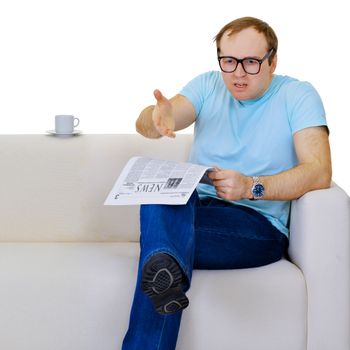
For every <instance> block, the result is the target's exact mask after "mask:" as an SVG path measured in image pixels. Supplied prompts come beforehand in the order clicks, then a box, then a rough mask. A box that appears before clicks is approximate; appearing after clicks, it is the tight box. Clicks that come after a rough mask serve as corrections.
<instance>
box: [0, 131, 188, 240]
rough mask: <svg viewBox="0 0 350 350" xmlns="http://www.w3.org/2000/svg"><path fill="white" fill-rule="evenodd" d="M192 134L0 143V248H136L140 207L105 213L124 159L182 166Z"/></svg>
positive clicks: (4, 139)
mask: <svg viewBox="0 0 350 350" xmlns="http://www.w3.org/2000/svg"><path fill="white" fill-rule="evenodd" d="M191 142H192V136H191V135H177V137H176V138H175V139H169V138H163V139H160V140H149V139H145V138H144V137H142V136H140V135H134V134H131V135H127V134H115V135H84V134H83V135H80V136H74V137H70V138H58V137H56V136H51V135H1V136H0V167H1V182H0V198H1V201H0V223H1V224H0V241H3V242H4V241H34V242H35V241H36V242H42V241H48V242H50V241H58V242H74V241H102V242H119V241H128V242H132V241H137V240H138V239H139V207H138V206H104V205H103V203H104V200H105V198H106V196H107V194H108V193H109V191H110V190H111V188H112V186H113V184H114V182H115V180H116V179H117V177H118V175H119V174H120V171H121V169H122V168H123V167H124V165H125V164H126V162H127V160H128V159H129V158H131V157H132V156H137V155H144V156H151V157H156V158H161V159H172V160H183V161H185V160H187V158H188V153H189V149H190V146H191Z"/></svg>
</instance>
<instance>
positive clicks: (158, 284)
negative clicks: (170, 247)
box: [141, 253, 188, 315]
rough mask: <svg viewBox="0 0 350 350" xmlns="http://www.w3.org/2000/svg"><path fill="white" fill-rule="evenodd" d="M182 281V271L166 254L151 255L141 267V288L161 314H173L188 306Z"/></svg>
mask: <svg viewBox="0 0 350 350" xmlns="http://www.w3.org/2000/svg"><path fill="white" fill-rule="evenodd" d="M182 283H183V274H182V271H181V269H180V267H179V265H178V264H177V262H176V261H175V260H174V259H173V258H172V257H171V256H170V255H168V254H164V253H158V254H155V255H153V256H152V257H151V258H150V259H149V260H148V262H146V264H145V265H144V267H143V269H142V280H141V289H142V290H143V292H144V293H145V294H147V295H148V296H149V297H150V298H151V301H152V303H153V305H154V307H155V309H156V310H157V312H158V313H160V314H162V315H168V314H173V313H175V312H177V311H179V310H182V309H184V308H186V307H187V306H188V298H187V297H186V295H185V293H184V292H183V290H182Z"/></svg>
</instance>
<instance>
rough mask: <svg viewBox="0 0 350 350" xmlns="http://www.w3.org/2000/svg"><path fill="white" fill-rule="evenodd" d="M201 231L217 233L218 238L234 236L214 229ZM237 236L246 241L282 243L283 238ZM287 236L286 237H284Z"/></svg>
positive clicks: (229, 232)
mask: <svg viewBox="0 0 350 350" xmlns="http://www.w3.org/2000/svg"><path fill="white" fill-rule="evenodd" d="M199 231H203V232H209V233H211V232H213V233H215V235H217V236H218V237H220V236H221V237H229V236H230V234H232V231H229V230H222V229H220V231H219V229H218V230H213V229H207V228H200V229H199ZM281 235H284V234H283V233H282V232H281ZM235 236H236V237H237V238H244V239H249V240H258V241H278V242H279V241H280V240H282V238H283V236H282V237H281V238H279V237H276V238H258V237H257V236H255V237H250V236H245V235H241V234H239V233H235ZM284 236H285V235H284Z"/></svg>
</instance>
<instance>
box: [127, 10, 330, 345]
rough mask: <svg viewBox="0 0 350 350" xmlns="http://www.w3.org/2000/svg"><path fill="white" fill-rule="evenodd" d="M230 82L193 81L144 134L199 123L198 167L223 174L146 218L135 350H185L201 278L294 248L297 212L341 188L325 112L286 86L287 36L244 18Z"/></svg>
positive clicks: (304, 86)
mask: <svg viewBox="0 0 350 350" xmlns="http://www.w3.org/2000/svg"><path fill="white" fill-rule="evenodd" d="M215 41H216V45H217V54H218V62H219V66H220V69H221V72H208V73H205V74H202V75H200V76H198V77H196V78H195V79H193V80H192V81H191V82H190V83H189V84H187V85H186V86H185V87H184V88H183V89H182V91H181V92H180V94H178V95H176V96H175V97H173V98H171V99H170V100H168V99H167V98H166V97H164V96H163V95H162V93H161V92H160V91H159V90H156V91H155V92H154V96H155V98H156V101H157V103H156V105H155V106H149V107H147V108H146V109H145V110H143V111H142V112H141V114H140V116H139V118H138V120H137V122H136V127H137V131H138V132H139V133H141V134H142V135H144V136H146V137H149V138H159V137H162V136H167V137H175V136H176V135H175V132H176V131H177V130H181V129H184V128H186V127H188V126H189V125H191V124H193V123H195V135H194V136H195V137H194V143H193V146H192V151H191V155H190V161H191V162H194V163H198V164H203V165H214V166H216V170H215V171H213V172H211V173H210V178H211V179H212V181H213V186H210V185H203V184H201V185H199V186H198V188H197V191H196V192H195V193H194V194H193V195H192V197H191V198H190V200H189V202H188V203H187V204H186V205H184V206H171V205H168V206H166V205H146V206H142V207H141V239H140V242H141V255H140V265H139V274H138V280H137V286H136V291H135V297H134V302H133V307H132V311H131V317H130V325H129V330H128V332H127V334H126V336H125V339H124V343H123V349H124V350H129V349H141V348H142V349H147V350H151V349H175V346H176V339H177V334H178V330H179V325H180V319H181V310H182V309H184V308H186V307H187V306H188V303H189V301H188V299H187V296H186V294H185V293H186V291H187V290H188V288H189V287H190V281H191V275H192V269H193V268H198V269H201V268H202V269H235V268H248V267H257V266H262V265H265V264H269V263H272V262H275V261H277V260H279V259H280V258H281V257H282V256H283V254H284V252H285V250H286V248H287V246H288V217H289V209H290V201H291V200H292V199H296V198H298V197H300V196H302V195H303V194H304V193H306V192H308V191H311V190H315V189H321V188H327V187H329V186H330V181H331V160H330V149H329V142H328V129H327V126H326V120H325V112H324V109H323V105H322V101H321V99H320V97H319V95H318V94H317V92H316V91H315V89H314V88H313V87H312V86H311V85H310V84H309V83H306V82H300V81H298V80H296V79H293V78H290V77H288V76H279V75H274V71H275V68H276V64H277V46H278V45H277V44H278V42H277V37H276V35H275V33H274V31H273V30H272V28H271V27H270V26H269V25H268V24H266V23H265V22H263V21H261V20H259V19H256V18H252V17H244V18H240V19H237V20H235V21H233V22H231V23H228V24H227V25H226V26H224V27H223V28H222V29H221V31H220V32H219V33H218V34H217V36H216V38H215Z"/></svg>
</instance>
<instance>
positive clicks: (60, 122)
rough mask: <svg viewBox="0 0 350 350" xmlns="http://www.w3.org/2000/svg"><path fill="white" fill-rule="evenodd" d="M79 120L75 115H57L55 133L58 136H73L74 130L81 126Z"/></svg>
mask: <svg viewBox="0 0 350 350" xmlns="http://www.w3.org/2000/svg"><path fill="white" fill-rule="evenodd" d="M79 122H80V120H79V118H77V117H74V115H56V116H55V132H56V134H64V135H67V134H72V133H73V131H74V128H75V127H77V126H78V125H79Z"/></svg>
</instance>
